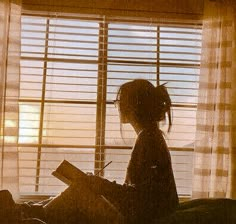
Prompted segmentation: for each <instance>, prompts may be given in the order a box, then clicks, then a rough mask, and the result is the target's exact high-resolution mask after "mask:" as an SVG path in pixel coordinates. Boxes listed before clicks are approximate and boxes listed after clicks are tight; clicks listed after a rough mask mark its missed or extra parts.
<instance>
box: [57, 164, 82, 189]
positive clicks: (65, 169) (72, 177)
mask: <svg viewBox="0 0 236 224" xmlns="http://www.w3.org/2000/svg"><path fill="white" fill-rule="evenodd" d="M52 175H53V176H54V177H56V178H58V179H59V180H61V181H62V182H64V183H65V184H67V185H70V184H71V183H72V182H74V181H77V180H79V179H81V178H85V177H87V174H85V173H84V172H83V171H81V170H80V169H79V168H77V167H76V166H74V165H73V164H71V163H70V162H68V161H67V160H63V161H62V162H61V164H60V165H59V166H58V167H57V169H56V170H55V171H53V172H52Z"/></svg>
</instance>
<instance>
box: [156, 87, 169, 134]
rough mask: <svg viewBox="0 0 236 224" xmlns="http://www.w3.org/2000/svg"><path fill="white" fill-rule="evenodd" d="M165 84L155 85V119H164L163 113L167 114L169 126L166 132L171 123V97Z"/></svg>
mask: <svg viewBox="0 0 236 224" xmlns="http://www.w3.org/2000/svg"><path fill="white" fill-rule="evenodd" d="M165 84H166V83H164V84H162V85H159V86H157V87H156V88H155V89H156V91H155V92H156V100H157V120H158V121H161V120H164V119H165V113H167V115H168V120H169V127H168V132H169V131H170V128H171V125H172V118H171V99H170V96H169V93H168V91H167V88H166V87H165Z"/></svg>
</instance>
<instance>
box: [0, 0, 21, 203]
mask: <svg viewBox="0 0 236 224" xmlns="http://www.w3.org/2000/svg"><path fill="white" fill-rule="evenodd" d="M20 19H21V1H20V0H8V1H6V0H5V1H1V2H0V57H1V61H0V128H1V129H0V137H1V138H0V189H8V190H10V191H11V193H12V194H13V196H14V198H15V199H17V196H18V192H19V175H18V173H19V170H18V148H17V143H18V132H19V130H18V126H19V124H18V116H19V113H18V112H19V105H18V103H19V102H18V98H19V78H20V76H19V75H20V24H21V23H20Z"/></svg>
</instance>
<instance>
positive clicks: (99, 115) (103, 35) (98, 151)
mask: <svg viewBox="0 0 236 224" xmlns="http://www.w3.org/2000/svg"><path fill="white" fill-rule="evenodd" d="M22 15H23V16H24V15H27V16H35V15H30V14H28V13H26V14H24V13H23V14H22ZM39 16H43V15H39ZM91 20H92V19H91ZM49 21H50V18H47V26H46V27H47V31H46V35H48V34H49V26H50V24H49ZM111 21H112V19H111V20H109V19H108V20H106V19H105V20H103V21H101V22H99V49H98V52H99V54H98V62H97V63H98V71H97V72H98V82H97V101H96V102H86V103H91V104H96V137H95V145H94V146H93V145H91V146H87V147H95V164H94V168H95V172H96V171H97V170H100V169H101V168H102V167H104V165H105V158H104V155H105V149H107V148H109V149H117V148H118V149H129V150H131V149H132V146H111V145H106V144H105V138H106V136H105V124H106V106H107V104H108V105H109V104H113V102H111V101H107V98H106V96H107V94H106V92H107V66H108V64H109V61H108V58H107V52H108V30H109V28H108V25H109V23H110V22H111ZM159 31H160V30H159V27H157V46H156V49H157V52H160V49H159V48H160V37H159V34H160V32H159ZM47 54H48V36H46V37H45V52H44V72H43V82H42V96H41V99H40V100H37V99H35V100H27V99H19V102H20V103H21V102H29V103H31V102H38V103H41V107H40V126H39V135H38V144H28V143H26V144H25V143H19V144H18V147H27V146H37V147H38V152H37V167H36V177H35V192H38V191H39V187H38V186H39V185H38V184H39V178H40V163H41V149H42V147H57V145H54V146H53V145H50V144H49V145H45V144H43V142H42V138H43V122H44V106H45V103H47V102H51V103H53V102H56V103H63V102H62V101H57V100H46V99H45V88H46V79H47V63H48V61H47ZM159 58H160V53H157V61H156V69H157V70H156V71H157V73H156V84H157V85H159V84H160V67H161V65H162V64H163V63H160V62H159ZM21 59H23V60H24V59H26V57H21ZM27 59H29V58H27ZM68 60H70V59H68ZM59 61H60V60H59ZM115 62H116V61H115ZM127 63H128V61H127ZM164 64H165V63H164ZM186 66H189V67H191V65H190V64H187V65H186ZM194 66H195V65H194ZM194 66H193V67H194ZM76 103H84V102H79V101H78V102H76ZM172 106H173V107H186V108H194V109H195V108H196V105H181V104H173V105H172ZM61 146H62V145H61ZM68 147H70V146H68ZM71 147H72V148H73V146H71ZM76 147H85V146H79V145H77V146H76ZM169 150H170V151H186V152H193V148H179V147H169ZM100 175H101V176H103V175H104V172H101V173H100ZM182 196H184V195H182Z"/></svg>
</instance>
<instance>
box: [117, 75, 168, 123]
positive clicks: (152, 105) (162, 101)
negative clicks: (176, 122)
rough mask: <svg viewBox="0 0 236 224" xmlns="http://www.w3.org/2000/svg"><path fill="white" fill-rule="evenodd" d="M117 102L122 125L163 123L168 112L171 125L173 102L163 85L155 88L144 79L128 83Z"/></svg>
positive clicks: (124, 85) (122, 88)
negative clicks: (133, 122)
mask: <svg viewBox="0 0 236 224" xmlns="http://www.w3.org/2000/svg"><path fill="white" fill-rule="evenodd" d="M117 102H118V105H119V111H120V117H121V122H122V123H131V122H132V119H135V121H136V122H140V123H142V124H145V123H148V122H156V121H161V120H163V119H165V113H166V112H167V113H168V115H169V124H170V125H171V117H170V106H171V100H170V97H169V94H168V92H167V90H166V88H165V87H164V86H163V85H161V86H157V87H154V86H153V85H152V84H151V83H150V82H149V81H147V80H144V79H136V80H134V81H130V82H127V83H125V84H123V85H122V86H121V87H120V89H119V91H118V94H117Z"/></svg>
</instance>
